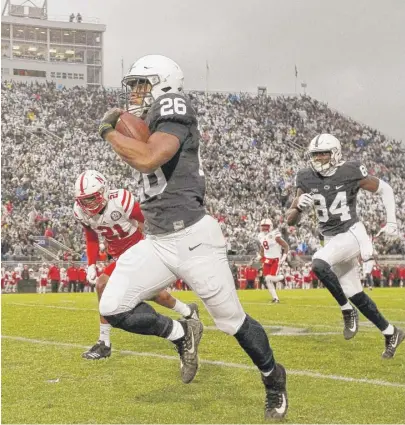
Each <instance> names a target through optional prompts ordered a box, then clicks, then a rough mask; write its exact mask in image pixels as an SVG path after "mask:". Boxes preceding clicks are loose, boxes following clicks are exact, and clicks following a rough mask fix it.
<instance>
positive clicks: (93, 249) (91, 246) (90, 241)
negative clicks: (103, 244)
mask: <svg viewBox="0 0 405 425" xmlns="http://www.w3.org/2000/svg"><path fill="white" fill-rule="evenodd" d="M83 229H84V234H85V236H86V248H87V264H88V265H89V266H91V265H92V264H96V262H97V256H98V249H99V245H98V235H97V233H96V232H95V231H94V230H92V229H90V227H85V226H83Z"/></svg>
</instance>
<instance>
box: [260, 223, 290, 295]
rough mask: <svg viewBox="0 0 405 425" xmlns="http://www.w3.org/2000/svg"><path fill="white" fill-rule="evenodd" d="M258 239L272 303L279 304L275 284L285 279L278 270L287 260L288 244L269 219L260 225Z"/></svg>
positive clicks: (264, 274)
mask: <svg viewBox="0 0 405 425" xmlns="http://www.w3.org/2000/svg"><path fill="white" fill-rule="evenodd" d="M258 239H259V242H260V256H261V261H262V263H263V276H264V278H265V281H266V286H267V289H268V290H269V292H270V294H271V296H272V297H273V301H272V303H279V302H280V300H279V299H278V296H277V292H276V289H275V287H274V282H279V281H281V280H283V279H284V276H283V275H279V274H278V270H279V268H280V266H281V265H282V264H283V263H284V261H285V260H286V258H287V253H288V244H287V242H286V241H285V240H284V239H282V238H281V233H280V232H279V231H278V230H277V229H274V230H273V224H272V222H271V220H270V219H268V218H266V219H264V220H262V221H261V223H260V233H259V237H258Z"/></svg>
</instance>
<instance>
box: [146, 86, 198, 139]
mask: <svg viewBox="0 0 405 425" xmlns="http://www.w3.org/2000/svg"><path fill="white" fill-rule="evenodd" d="M145 121H146V123H147V124H148V125H149V129H150V131H151V133H153V132H154V131H156V128H157V126H158V125H159V124H160V123H163V122H173V123H179V124H183V125H191V124H196V123H197V118H196V112H195V110H194V108H193V106H192V105H191V102H190V100H189V99H188V98H187V97H186V96H185V95H183V94H178V93H177V94H175V93H168V94H164V95H162V96H160V97H158V98H157V99H156V101H155V102H154V103H153V105H152V107H151V108H150V110H149V111H148V114H147V116H146V118H145Z"/></svg>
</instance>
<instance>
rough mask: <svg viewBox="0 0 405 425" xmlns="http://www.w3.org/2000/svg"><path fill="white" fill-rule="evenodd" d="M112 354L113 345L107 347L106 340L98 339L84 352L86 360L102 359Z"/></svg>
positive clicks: (83, 355)
mask: <svg viewBox="0 0 405 425" xmlns="http://www.w3.org/2000/svg"><path fill="white" fill-rule="evenodd" d="M110 356H111V345H110V346H109V347H107V346H106V345H105V342H104V341H97V342H96V344H94V345H93V347H91V348H90V349H89V350H88V351H86V352H84V353H83V354H82V358H83V359H86V360H100V359H106V358H107V357H110Z"/></svg>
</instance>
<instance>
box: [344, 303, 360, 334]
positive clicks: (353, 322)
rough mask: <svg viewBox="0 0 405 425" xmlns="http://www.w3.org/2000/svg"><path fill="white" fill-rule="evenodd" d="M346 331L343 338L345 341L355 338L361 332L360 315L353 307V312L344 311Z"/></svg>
mask: <svg viewBox="0 0 405 425" xmlns="http://www.w3.org/2000/svg"><path fill="white" fill-rule="evenodd" d="M342 314H343V321H344V325H345V327H344V329H343V336H344V337H345V339H351V338H353V337H354V336H355V335H356V333H357V332H358V330H359V313H358V312H357V309H355V308H354V307H353V309H352V310H342Z"/></svg>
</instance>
